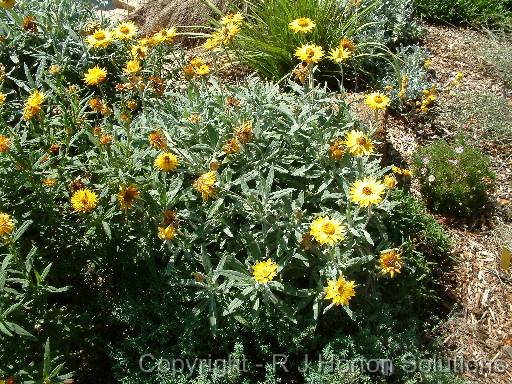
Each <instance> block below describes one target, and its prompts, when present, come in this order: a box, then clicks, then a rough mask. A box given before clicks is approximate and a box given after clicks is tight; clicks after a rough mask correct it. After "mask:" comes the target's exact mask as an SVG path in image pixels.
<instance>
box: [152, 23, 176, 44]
mask: <svg viewBox="0 0 512 384" xmlns="http://www.w3.org/2000/svg"><path fill="white" fill-rule="evenodd" d="M176 35H177V33H176V28H175V27H171V28H163V29H161V30H160V31H158V32H157V33H155V34H154V35H153V36H151V43H152V44H153V45H157V44H161V43H172V41H173V40H174V38H175V37H176Z"/></svg>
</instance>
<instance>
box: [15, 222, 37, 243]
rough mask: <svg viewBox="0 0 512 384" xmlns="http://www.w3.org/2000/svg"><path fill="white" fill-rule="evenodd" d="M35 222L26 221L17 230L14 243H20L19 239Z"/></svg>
mask: <svg viewBox="0 0 512 384" xmlns="http://www.w3.org/2000/svg"><path fill="white" fill-rule="evenodd" d="M32 223H33V221H32V220H26V221H25V222H23V224H21V226H20V227H19V228H18V229H17V230H16V232H14V235H13V240H14V241H18V239H19V238H20V237H21V236H22V235H23V234H24V233H25V231H26V230H27V228H28V227H29V226H30V224H32Z"/></svg>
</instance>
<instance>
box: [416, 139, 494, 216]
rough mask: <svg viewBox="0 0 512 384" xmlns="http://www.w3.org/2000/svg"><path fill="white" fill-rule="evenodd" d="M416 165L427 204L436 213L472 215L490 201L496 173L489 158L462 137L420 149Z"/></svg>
mask: <svg viewBox="0 0 512 384" xmlns="http://www.w3.org/2000/svg"><path fill="white" fill-rule="evenodd" d="M414 167H415V172H416V174H417V177H418V180H419V182H420V185H421V192H422V194H423V196H424V198H425V200H426V202H427V205H428V206H429V207H430V208H431V209H433V210H434V211H436V212H441V213H451V214H456V215H461V216H464V215H469V214H470V213H472V212H473V211H475V210H477V209H479V208H482V207H483V206H484V205H485V204H486V203H487V201H488V191H489V190H491V189H493V187H494V180H495V175H494V173H493V172H492V170H491V169H490V160H489V158H488V157H487V156H486V155H485V154H484V153H482V152H481V151H480V150H478V149H476V148H474V147H471V146H469V145H466V144H465V142H464V140H463V139H462V138H461V137H459V138H458V139H457V141H456V142H455V143H454V145H450V144H449V143H448V142H446V141H444V140H439V141H436V142H434V143H432V144H430V145H428V146H426V147H422V148H420V149H419V150H418V151H417V153H416V154H415V157H414Z"/></svg>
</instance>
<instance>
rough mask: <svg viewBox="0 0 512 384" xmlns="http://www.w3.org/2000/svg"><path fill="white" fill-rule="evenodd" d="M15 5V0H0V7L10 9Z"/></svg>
mask: <svg viewBox="0 0 512 384" xmlns="http://www.w3.org/2000/svg"><path fill="white" fill-rule="evenodd" d="M15 5H16V0H0V8H3V9H11V8H14V6H15Z"/></svg>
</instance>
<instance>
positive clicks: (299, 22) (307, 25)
mask: <svg viewBox="0 0 512 384" xmlns="http://www.w3.org/2000/svg"><path fill="white" fill-rule="evenodd" d="M315 27H316V24H315V22H314V21H313V20H311V19H310V18H309V17H301V18H298V19H295V20H293V21H292V22H291V23H290V24H288V28H290V29H291V30H292V31H293V32H295V33H309V32H311V31H312V30H313V28H315Z"/></svg>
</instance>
